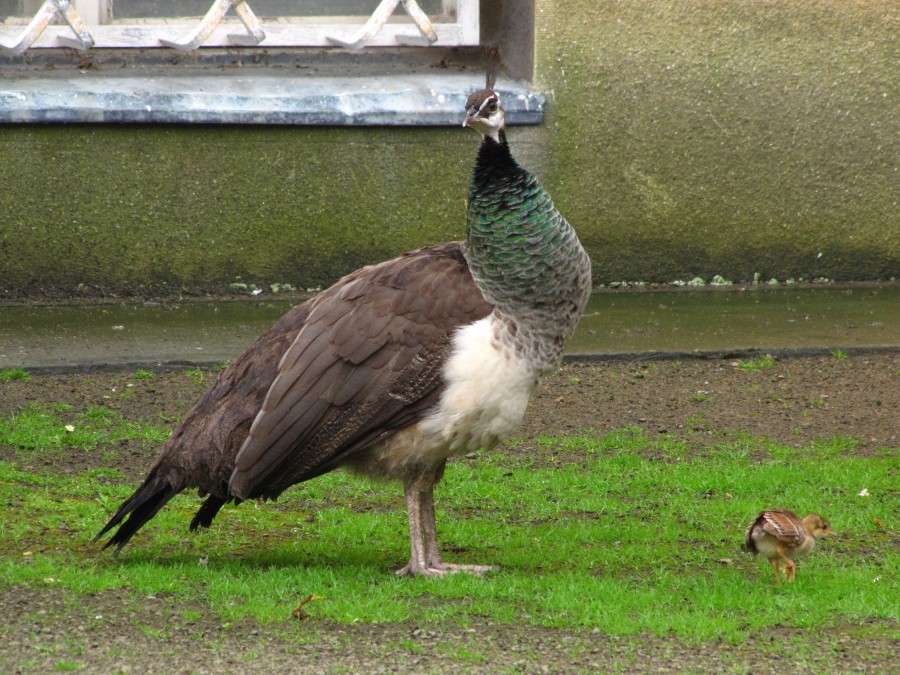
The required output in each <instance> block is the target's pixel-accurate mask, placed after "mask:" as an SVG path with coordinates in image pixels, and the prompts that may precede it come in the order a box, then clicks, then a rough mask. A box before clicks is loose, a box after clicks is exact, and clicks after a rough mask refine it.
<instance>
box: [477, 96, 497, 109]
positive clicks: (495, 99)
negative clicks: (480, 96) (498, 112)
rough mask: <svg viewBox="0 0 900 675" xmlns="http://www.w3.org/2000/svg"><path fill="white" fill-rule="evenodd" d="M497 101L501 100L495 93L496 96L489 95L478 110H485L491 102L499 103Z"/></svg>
mask: <svg viewBox="0 0 900 675" xmlns="http://www.w3.org/2000/svg"><path fill="white" fill-rule="evenodd" d="M497 102H499V100H498V98H497V96H496V95H494V96H488V97H487V98H486V99H484V102H483V103H482V104H481V106H480V107H479V108H478V112H481V111H483V110H484V109H485V108H487V107H488V106H489V105H490V104H491V103H497Z"/></svg>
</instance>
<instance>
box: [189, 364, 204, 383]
mask: <svg viewBox="0 0 900 675" xmlns="http://www.w3.org/2000/svg"><path fill="white" fill-rule="evenodd" d="M184 375H185V376H186V377H188V378H190V380H191V381H192V382H193V383H194V384H206V377H207V372H206V371H205V370H201V369H200V368H188V369H187V370H185V371H184Z"/></svg>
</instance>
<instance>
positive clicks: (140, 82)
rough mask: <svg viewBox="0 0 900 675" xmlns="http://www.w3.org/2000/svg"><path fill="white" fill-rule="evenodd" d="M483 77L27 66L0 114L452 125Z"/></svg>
mask: <svg viewBox="0 0 900 675" xmlns="http://www.w3.org/2000/svg"><path fill="white" fill-rule="evenodd" d="M483 83H484V80H483V79H482V76H480V75H479V76H475V75H473V74H465V73H462V74H454V73H441V74H440V75H409V76H403V75H393V74H392V75H386V76H379V77H372V76H366V77H310V76H308V75H307V76H295V75H294V76H292V75H290V74H265V75H253V76H235V74H233V73H229V74H221V75H219V74H203V75H188V76H168V75H166V76H159V77H149V76H148V77H138V76H135V75H130V76H115V75H106V74H103V75H98V74H93V73H90V72H85V73H78V74H72V73H65V74H60V73H47V74H40V75H37V74H30V75H28V76H19V77H9V78H2V79H0V122H4V123H59V122H63V123H69V122H95V123H122V122H125V123H128V122H138V123H155V124H172V123H197V124H298V125H347V126H371V125H375V126H445V125H455V124H459V123H460V121H461V119H462V113H463V106H464V102H465V100H466V97H467V96H468V95H469V94H471V93H472V92H473V91H475V90H477V89H479V88H480V87H483V86H484V84H483ZM498 92H499V93H500V96H501V98H502V100H503V105H504V107H505V108H506V110H507V123H509V124H540V123H541V122H542V121H543V115H544V96H543V95H541V94H537V93H535V92H533V91H531V90H530V89H529V88H528V87H526V86H524V85H521V84H518V83H515V82H511V83H508V84H506V85H504V86H501V87H498Z"/></svg>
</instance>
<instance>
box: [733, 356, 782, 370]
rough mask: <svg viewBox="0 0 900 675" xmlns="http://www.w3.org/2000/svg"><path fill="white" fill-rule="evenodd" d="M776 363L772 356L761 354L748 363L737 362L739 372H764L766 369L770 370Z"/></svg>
mask: <svg viewBox="0 0 900 675" xmlns="http://www.w3.org/2000/svg"><path fill="white" fill-rule="evenodd" d="M776 363H777V360H776V359H775V357H774V356H770V355H769V354H762V355H760V356H757V357H756V358H755V359H750V360H749V361H744V360H739V361H738V362H737V366H738V368H740V369H741V370H765V369H766V368H771V367H772V366H774V365H775V364H776Z"/></svg>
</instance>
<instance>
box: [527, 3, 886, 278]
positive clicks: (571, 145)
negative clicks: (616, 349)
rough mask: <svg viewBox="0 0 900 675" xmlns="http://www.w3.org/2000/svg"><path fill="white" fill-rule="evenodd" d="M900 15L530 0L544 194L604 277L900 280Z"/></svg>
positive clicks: (834, 8) (839, 8)
mask: <svg viewBox="0 0 900 675" xmlns="http://www.w3.org/2000/svg"><path fill="white" fill-rule="evenodd" d="M898 7H900V6H898V5H897V4H896V3H885V2H879V1H877V0H868V1H866V0H861V1H859V2H844V1H843V0H826V1H824V2H807V1H801V2H796V1H795V0H780V1H777V0H776V1H775V2H743V1H738V0H706V1H702V0H701V1H695V2H668V1H667V0H615V1H614V0H569V1H568V2H566V3H559V2H556V1H555V0H538V2H537V26H538V32H537V69H536V72H537V76H538V78H539V82H538V84H539V86H541V87H543V88H544V89H545V90H546V91H547V92H548V93H549V94H550V103H549V114H548V117H547V124H546V125H545V129H546V138H545V146H546V153H547V158H546V160H545V162H544V174H543V180H544V184H545V185H546V186H547V187H548V188H549V189H551V191H552V193H553V194H554V197H555V199H556V201H557V203H558V205H559V206H560V208H561V210H564V212H565V213H566V215H567V217H568V218H569V220H570V221H571V222H572V223H574V224H575V225H576V227H578V229H579V232H581V233H582V235H583V236H582V238H583V240H585V242H586V244H587V245H588V246H589V248H590V251H591V255H592V258H593V260H594V269H595V274H596V276H597V279H598V280H599V281H613V280H621V279H629V280H638V279H640V280H646V281H671V280H674V279H684V278H691V277H693V276H696V275H700V276H703V277H705V278H706V279H709V278H710V277H711V276H712V275H714V274H722V275H724V276H726V277H727V278H731V279H733V280H748V279H752V278H753V275H754V273H759V274H761V275H762V276H763V277H764V278H772V277H775V278H779V279H782V280H784V279H785V278H789V277H794V278H798V277H803V278H807V279H812V278H815V277H828V278H832V279H882V278H889V277H892V276H900V217H898V207H897V192H896V191H897V185H898V183H897V180H898V179H897V158H898V155H900V152H898V150H900V145H898V136H897V128H898V121H900V120H898V115H897V82H898V78H897V71H896V66H897V59H898V51H897V42H896V34H897V28H898V24H900V9H898Z"/></svg>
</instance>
